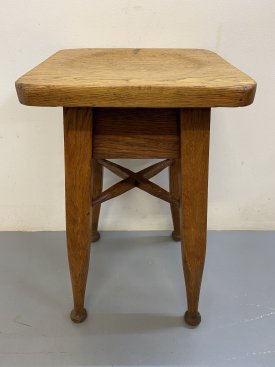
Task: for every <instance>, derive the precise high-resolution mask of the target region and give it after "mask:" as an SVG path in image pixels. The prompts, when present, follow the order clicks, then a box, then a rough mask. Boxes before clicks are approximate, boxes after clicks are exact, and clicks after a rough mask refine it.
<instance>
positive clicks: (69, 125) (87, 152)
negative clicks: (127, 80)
mask: <svg viewBox="0 0 275 367" xmlns="http://www.w3.org/2000/svg"><path fill="white" fill-rule="evenodd" d="M92 128H93V119H92V109H91V108H75V107H72V108H71V107H69V108H64V150H65V193H66V233H67V248H68V259H69V266H70V274H71V281H72V287H73V298H74V309H73V311H72V313H71V319H72V321H74V322H82V321H84V320H85V318H86V317H87V312H86V310H85V308H84V297H85V289H86V282H87V275H88V268H89V258H90V235H91V210H90V208H91V205H90V203H91V193H92V187H91V164H92Z"/></svg>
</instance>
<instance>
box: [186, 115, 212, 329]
mask: <svg viewBox="0 0 275 367" xmlns="http://www.w3.org/2000/svg"><path fill="white" fill-rule="evenodd" d="M209 132H210V109H209V108H186V109H182V110H181V122H180V147H181V152H180V155H181V185H182V189H181V234H182V259H183V268H184V275H185V283H186V293H187V306H188V308H187V312H186V313H185V316H184V317H185V321H186V322H187V323H188V324H189V325H192V326H196V325H198V324H199V323H200V321H201V317H200V314H199V312H198V304H199V295H200V287H201V280H202V274H203V267H204V260H205V251H206V232H207V191H208V156H209Z"/></svg>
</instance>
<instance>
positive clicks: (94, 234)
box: [91, 231, 100, 242]
mask: <svg viewBox="0 0 275 367" xmlns="http://www.w3.org/2000/svg"><path fill="white" fill-rule="evenodd" d="M99 239H100V234H99V232H98V231H96V232H95V233H93V234H92V236H91V242H96V241H98V240H99Z"/></svg>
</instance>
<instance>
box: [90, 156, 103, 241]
mask: <svg viewBox="0 0 275 367" xmlns="http://www.w3.org/2000/svg"><path fill="white" fill-rule="evenodd" d="M92 181H93V182H92V187H93V198H95V197H97V196H98V195H100V194H101V193H102V184H103V167H102V165H101V164H99V163H98V162H97V160H96V159H93V161H92ZM100 206H101V204H96V205H95V206H94V207H92V232H91V241H92V242H96V241H98V240H99V238H100V234H99V232H98V220H99V214H100Z"/></svg>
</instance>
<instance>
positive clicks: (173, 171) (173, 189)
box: [169, 159, 181, 241]
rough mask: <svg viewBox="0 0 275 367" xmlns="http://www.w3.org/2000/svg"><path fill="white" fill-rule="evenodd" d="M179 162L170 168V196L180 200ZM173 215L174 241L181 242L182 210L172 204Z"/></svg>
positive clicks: (176, 161)
mask: <svg viewBox="0 0 275 367" xmlns="http://www.w3.org/2000/svg"><path fill="white" fill-rule="evenodd" d="M179 168H180V165H179V160H178V159H175V160H174V162H173V164H172V165H171V166H170V167H169V188H170V194H171V195H172V196H174V197H175V198H177V199H179V196H180V186H179ZM170 207H171V214H172V220H173V227H174V230H173V232H172V238H173V240H174V241H180V239H181V236H180V210H179V207H178V205H175V204H173V203H171V204H170Z"/></svg>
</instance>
